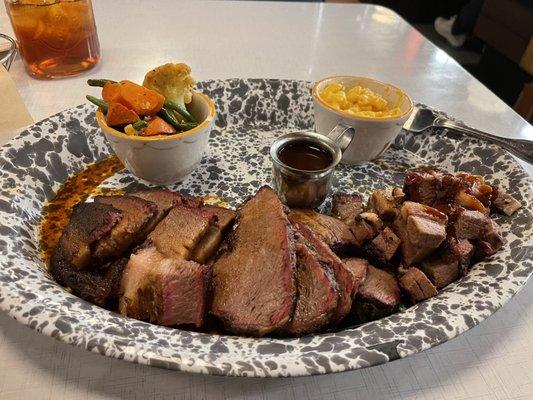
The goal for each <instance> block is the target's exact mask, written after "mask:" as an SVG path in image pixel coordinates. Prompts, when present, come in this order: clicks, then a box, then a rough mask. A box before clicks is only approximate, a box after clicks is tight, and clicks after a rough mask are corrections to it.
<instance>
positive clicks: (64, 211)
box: [39, 155, 124, 268]
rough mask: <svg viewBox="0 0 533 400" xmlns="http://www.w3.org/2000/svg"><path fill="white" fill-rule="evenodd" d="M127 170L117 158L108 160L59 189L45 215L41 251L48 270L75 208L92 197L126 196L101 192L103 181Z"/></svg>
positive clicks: (68, 180) (92, 165)
mask: <svg viewBox="0 0 533 400" xmlns="http://www.w3.org/2000/svg"><path fill="white" fill-rule="evenodd" d="M122 169H124V165H122V163H121V162H120V160H119V159H118V158H117V156H114V155H113V156H111V157H108V158H106V159H104V160H102V161H99V162H97V163H94V164H91V165H89V166H88V167H87V168H85V169H84V170H82V171H81V172H79V173H77V174H76V175H73V176H71V177H69V178H68V179H67V180H66V181H65V183H63V185H61V187H60V188H59V190H58V191H57V193H56V195H55V196H54V198H53V199H52V200H50V201H48V202H47V203H46V204H45V206H44V208H43V214H42V220H41V225H40V235H39V248H40V250H41V253H42V256H43V258H44V260H45V263H46V266H47V268H49V267H50V259H51V257H52V252H53V251H54V247H55V246H56V244H57V242H58V241H59V238H60V237H61V234H62V233H63V230H64V229H65V227H66V226H67V224H68V222H69V220H70V215H71V212H72V208H73V207H74V205H76V204H77V203H79V202H83V201H85V200H86V199H87V198H88V197H89V196H91V195H112V194H123V192H124V191H123V190H121V189H118V190H103V189H101V188H98V185H100V184H101V183H102V182H103V181H105V180H106V179H107V178H109V177H111V176H113V175H114V174H116V173H117V172H119V171H121V170H122Z"/></svg>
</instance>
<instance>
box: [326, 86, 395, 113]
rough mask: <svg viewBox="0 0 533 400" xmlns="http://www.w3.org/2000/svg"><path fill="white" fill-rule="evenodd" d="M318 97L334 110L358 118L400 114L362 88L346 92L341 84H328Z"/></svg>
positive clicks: (377, 95) (376, 95)
mask: <svg viewBox="0 0 533 400" xmlns="http://www.w3.org/2000/svg"><path fill="white" fill-rule="evenodd" d="M319 96H320V98H321V99H322V100H323V101H324V102H325V103H326V104H327V105H329V106H330V107H332V108H334V109H335V110H338V111H342V112H345V113H347V114H350V115H354V116H358V117H368V118H384V117H395V116H397V115H400V114H401V112H400V108H399V107H398V106H395V107H392V108H387V107H388V104H387V100H385V99H384V98H383V97H381V96H380V95H379V94H377V93H374V92H373V91H372V90H370V89H368V88H364V87H362V86H354V87H353V88H351V89H350V90H348V92H346V91H345V89H344V86H343V85H342V84H340V83H330V84H329V85H327V86H326V87H325V88H324V89H322V91H321V92H320V94H319Z"/></svg>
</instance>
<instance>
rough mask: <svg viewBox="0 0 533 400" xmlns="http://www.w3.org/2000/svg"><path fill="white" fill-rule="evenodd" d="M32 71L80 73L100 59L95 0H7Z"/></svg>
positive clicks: (34, 73) (62, 74)
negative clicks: (94, 13)
mask: <svg viewBox="0 0 533 400" xmlns="http://www.w3.org/2000/svg"><path fill="white" fill-rule="evenodd" d="M4 1H5V4H6V9H7V12H8V14H9V18H10V19H11V24H12V25H13V30H14V32H15V35H16V37H17V40H18V45H19V51H20V53H21V55H22V58H23V60H24V63H25V65H26V69H27V70H28V72H29V74H30V75H31V76H33V77H36V78H44V79H50V78H61V77H65V76H70V75H77V74H79V73H81V72H83V71H85V70H87V69H89V68H91V67H93V66H95V65H96V64H97V63H98V61H99V60H100V44H99V42H98V35H97V33H96V25H95V23H94V15H93V9H92V4H91V0H4Z"/></svg>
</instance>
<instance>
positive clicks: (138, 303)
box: [119, 246, 208, 327]
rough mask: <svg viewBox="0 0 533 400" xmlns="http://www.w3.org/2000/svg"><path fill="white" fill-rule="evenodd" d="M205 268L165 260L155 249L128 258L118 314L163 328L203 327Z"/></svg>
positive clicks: (168, 259) (175, 258) (186, 262)
mask: <svg viewBox="0 0 533 400" xmlns="http://www.w3.org/2000/svg"><path fill="white" fill-rule="evenodd" d="M207 274H208V267H206V266H203V265H200V264H198V263H196V262H194V261H187V260H184V259H181V258H178V257H173V258H169V257H165V256H164V255H163V254H162V253H160V252H159V251H158V250H157V249H156V247H155V246H149V247H144V248H141V249H138V250H137V251H136V252H135V253H134V254H132V255H131V257H130V260H129V262H128V265H127V266H126V269H125V270H124V274H123V276H122V282H121V289H120V292H121V294H122V296H121V297H120V301H119V311H120V313H121V314H123V315H127V316H129V317H132V318H136V319H140V320H147V321H150V322H153V323H156V324H160V325H164V326H173V325H183V324H192V325H195V326H197V327H201V326H202V325H203V323H204V316H205V308H206V296H207V283H206V278H207Z"/></svg>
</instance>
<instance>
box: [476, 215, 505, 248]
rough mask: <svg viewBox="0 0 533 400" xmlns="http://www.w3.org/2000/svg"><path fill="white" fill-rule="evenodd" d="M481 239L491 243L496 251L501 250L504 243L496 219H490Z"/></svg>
mask: <svg viewBox="0 0 533 400" xmlns="http://www.w3.org/2000/svg"><path fill="white" fill-rule="evenodd" d="M481 239H482V240H483V241H485V242H487V243H489V244H490V245H491V247H492V248H493V249H494V250H495V251H498V250H500V249H501V248H502V246H503V243H504V240H503V235H502V230H501V228H500V225H498V224H497V223H496V221H493V220H492V219H489V221H488V223H487V225H485V229H484V230H483V233H482V235H481Z"/></svg>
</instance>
